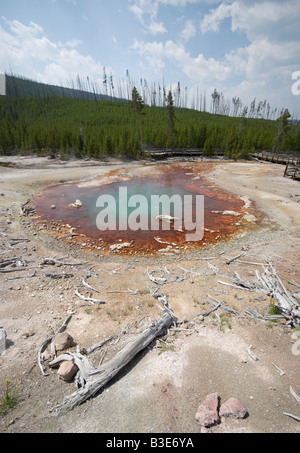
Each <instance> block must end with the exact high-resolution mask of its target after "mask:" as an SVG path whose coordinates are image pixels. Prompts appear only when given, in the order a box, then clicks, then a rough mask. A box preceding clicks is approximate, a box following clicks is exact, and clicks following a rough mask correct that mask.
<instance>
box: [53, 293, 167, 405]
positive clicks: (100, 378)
mask: <svg viewBox="0 0 300 453" xmlns="http://www.w3.org/2000/svg"><path fill="white" fill-rule="evenodd" d="M156 299H157V300H158V301H159V302H161V303H162V304H163V308H162V309H163V311H164V314H163V316H162V317H161V318H160V319H159V320H158V321H157V322H156V323H153V324H152V325H150V326H149V327H148V328H147V329H146V330H144V332H142V333H141V334H140V335H138V336H137V337H136V338H135V339H134V340H133V341H131V342H130V343H129V344H127V345H126V346H125V347H124V348H123V349H122V350H121V351H119V352H118V354H116V356H115V357H114V358H113V359H111V360H109V361H108V362H106V363H104V364H102V365H100V366H98V367H95V366H94V365H93V364H92V363H91V362H90V361H89V359H88V358H87V357H86V356H83V355H82V354H81V353H80V352H74V353H72V352H68V353H65V354H62V355H60V356H59V357H57V358H56V359H54V360H53V361H52V362H50V366H52V367H53V366H56V365H57V364H58V363H59V362H61V361H65V360H68V361H71V362H73V363H75V364H76V365H77V367H78V370H79V371H78V373H79V375H80V377H79V378H78V377H77V382H80V384H81V387H80V388H79V389H78V390H76V391H75V392H74V393H72V394H71V395H69V396H66V397H65V399H64V401H63V403H62V404H61V405H58V406H55V407H54V408H52V409H51V412H53V411H54V412H56V413H57V412H61V411H64V410H71V409H73V408H74V407H76V406H78V405H80V404H82V403H83V402H84V401H86V400H87V399H89V398H90V397H92V396H93V395H95V394H96V393H97V392H98V391H99V390H100V389H101V388H102V387H103V386H104V385H105V384H106V383H107V382H109V381H110V380H111V379H112V378H113V377H114V376H115V375H116V374H117V373H119V371H120V370H121V369H122V368H124V367H125V365H127V364H128V363H129V362H130V361H131V360H132V359H133V358H134V357H135V356H136V355H137V354H138V353H139V352H140V351H142V350H143V349H145V348H146V347H147V346H148V345H149V344H150V343H151V342H152V341H153V340H154V339H155V338H156V337H159V336H160V335H162V333H163V332H165V330H166V329H168V328H169V327H170V326H171V325H172V324H173V323H174V322H176V318H175V316H174V313H173V310H172V309H171V307H170V304H169V301H168V298H167V296H161V295H156Z"/></svg>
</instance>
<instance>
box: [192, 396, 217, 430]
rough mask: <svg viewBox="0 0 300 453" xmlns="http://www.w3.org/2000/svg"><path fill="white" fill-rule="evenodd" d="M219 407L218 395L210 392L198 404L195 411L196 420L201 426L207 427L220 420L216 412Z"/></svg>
mask: <svg viewBox="0 0 300 453" xmlns="http://www.w3.org/2000/svg"><path fill="white" fill-rule="evenodd" d="M218 408H219V395H218V393H212V394H210V395H207V397H206V398H205V400H204V401H203V403H202V404H200V406H199V408H198V411H197V413H196V420H197V421H198V422H199V423H200V425H201V426H204V427H206V428H208V427H209V426H213V425H215V424H217V423H219V422H220V417H219V414H218Z"/></svg>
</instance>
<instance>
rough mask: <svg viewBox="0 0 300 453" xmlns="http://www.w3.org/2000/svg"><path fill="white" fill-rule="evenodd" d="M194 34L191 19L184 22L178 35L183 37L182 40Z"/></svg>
mask: <svg viewBox="0 0 300 453" xmlns="http://www.w3.org/2000/svg"><path fill="white" fill-rule="evenodd" d="M195 35H196V27H195V25H194V24H193V21H192V20H188V21H187V22H186V24H185V27H184V29H183V30H182V32H181V33H180V37H181V38H182V39H183V41H184V42H187V41H189V40H190V39H191V38H193V37H194V36H195Z"/></svg>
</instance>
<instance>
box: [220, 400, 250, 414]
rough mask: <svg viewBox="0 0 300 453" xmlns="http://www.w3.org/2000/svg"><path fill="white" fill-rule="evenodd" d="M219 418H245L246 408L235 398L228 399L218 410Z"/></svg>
mask: <svg viewBox="0 0 300 453" xmlns="http://www.w3.org/2000/svg"><path fill="white" fill-rule="evenodd" d="M219 414H220V416H221V417H236V418H245V417H246V415H247V414H248V411H247V408H246V407H245V406H244V405H243V403H241V402H240V401H239V400H237V399H236V398H229V399H228V400H227V401H225V403H224V404H222V406H221V408H220V413H219Z"/></svg>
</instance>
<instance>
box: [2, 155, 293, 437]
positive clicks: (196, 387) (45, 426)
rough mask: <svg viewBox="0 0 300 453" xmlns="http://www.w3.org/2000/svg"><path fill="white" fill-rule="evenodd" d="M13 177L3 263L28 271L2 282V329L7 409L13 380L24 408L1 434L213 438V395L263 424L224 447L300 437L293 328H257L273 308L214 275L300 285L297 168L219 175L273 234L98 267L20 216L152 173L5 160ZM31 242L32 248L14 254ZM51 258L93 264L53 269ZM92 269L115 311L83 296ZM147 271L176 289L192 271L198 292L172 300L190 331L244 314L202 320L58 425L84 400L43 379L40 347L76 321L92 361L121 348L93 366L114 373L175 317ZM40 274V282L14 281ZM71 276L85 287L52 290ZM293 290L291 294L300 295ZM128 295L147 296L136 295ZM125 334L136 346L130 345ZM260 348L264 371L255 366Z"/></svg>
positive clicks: (243, 168)
mask: <svg viewBox="0 0 300 453" xmlns="http://www.w3.org/2000/svg"><path fill="white" fill-rule="evenodd" d="M9 162H13V163H14V165H13V166H12V165H11V164H8V163H9ZM0 163H2V164H3V163H4V164H5V165H7V166H1V167H0V194H1V196H0V202H1V204H0V216H1V217H0V245H1V248H0V254H1V261H3V260H4V259H8V258H12V257H22V259H23V260H28V265H27V266H26V269H24V271H23V272H19V273H16V272H13V273H11V274H9V273H1V287H0V325H1V326H3V328H4V329H5V330H6V332H7V349H6V351H5V353H4V354H3V355H2V356H0V393H1V396H3V395H4V392H5V380H6V379H8V380H10V381H11V383H10V391H11V392H14V391H16V392H17V394H18V396H17V405H16V407H15V408H13V409H11V410H10V411H9V412H8V413H7V414H6V415H5V416H3V417H1V418H0V431H1V432H6V433H22V432H26V433H48V432H49V433H75V432H80V433H152V434H153V433H200V432H203V431H205V430H203V429H201V427H200V426H199V424H198V423H197V422H196V420H195V414H196V412H197V409H198V406H199V404H200V403H201V402H202V401H203V400H204V399H205V397H206V395H208V394H210V393H213V392H218V393H219V395H220V398H221V403H223V402H225V401H226V400H227V399H228V398H229V397H235V398H238V399H239V400H241V401H242V402H243V403H244V405H246V407H247V409H248V413H249V416H248V417H247V418H245V419H244V420H235V419H226V420H222V422H221V423H220V424H219V425H216V426H214V427H212V428H211V429H210V431H211V432H213V433H223V432H234V433H240V432H241V433H255V432H260V433H279V432H283V433H299V432H300V425H299V422H297V421H296V420H294V419H292V418H291V417H288V416H286V415H284V414H283V412H287V413H291V414H294V415H296V416H298V417H299V416H300V407H299V403H298V402H297V401H296V399H295V398H294V397H293V396H292V395H291V393H290V387H291V386H292V388H293V389H294V391H295V392H296V393H297V394H298V395H300V377H299V360H300V346H299V344H298V343H297V342H298V341H299V340H298V339H297V338H299V337H297V336H295V333H293V331H292V330H291V329H288V328H287V327H285V326H283V325H282V324H280V323H279V324H272V325H270V324H265V323H262V322H259V321H256V320H253V319H250V318H249V317H247V316H246V315H245V309H246V308H247V307H251V308H252V309H254V310H256V311H258V312H260V313H261V314H267V313H268V310H269V305H270V300H269V298H268V297H265V296H264V295H262V294H260V293H256V292H254V293H253V292H246V291H243V290H238V289H235V288H231V287H228V286H225V285H222V284H220V283H219V281H220V276H219V275H218V274H217V273H216V272H215V270H214V268H213V267H212V266H215V267H217V268H218V269H219V271H220V272H222V273H224V274H225V275H230V276H233V274H234V272H236V271H237V272H239V274H240V275H241V276H242V277H243V278H244V279H245V280H247V281H252V280H253V279H255V271H256V270H257V269H258V270H261V266H260V265H259V264H257V265H255V264H249V263H265V262H266V261H272V263H273V265H274V266H275V267H276V269H277V271H278V273H279V275H280V276H281V277H282V278H284V279H288V280H293V281H295V282H297V283H298V284H299V283H300V264H299V252H300V241H299V231H300V229H299V227H300V209H299V208H300V205H299V203H297V202H298V201H299V200H300V185H299V184H300V183H299V181H292V180H289V179H286V178H284V177H283V172H284V167H282V166H280V165H276V164H270V163H262V162H251V163H249V162H238V163H236V162H216V163H215V164H214V166H213V168H212V170H211V171H210V172H209V174H207V175H206V177H207V179H208V181H210V182H211V184H215V185H218V186H219V187H221V188H223V189H226V190H229V191H231V192H233V193H235V194H237V195H238V196H246V197H248V198H249V199H250V200H251V201H252V203H254V204H255V207H256V209H257V210H259V211H260V212H261V213H263V214H264V218H263V221H262V222H261V223H260V225H259V226H257V227H256V228H253V229H252V230H251V231H248V232H241V233H239V234H238V235H237V236H236V237H234V238H232V240H231V241H228V242H222V243H219V244H217V245H215V246H210V247H208V248H205V249H202V250H198V251H195V252H186V253H181V254H180V255H174V254H171V255H170V256H157V257H156V256H148V257H140V258H139V257H129V258H126V257H124V256H119V255H118V254H115V255H113V256H101V255H100V254H98V255H97V254H95V252H93V253H91V252H88V251H85V250H84V249H83V248H79V247H76V246H75V247H74V246H72V245H71V244H69V243H67V242H65V241H61V240H58V239H55V238H54V237H53V236H49V234H47V232H45V231H43V229H40V230H39V231H35V230H34V229H33V228H32V226H31V219H30V217H21V216H20V212H19V208H20V205H21V204H22V203H24V202H26V201H27V200H28V198H30V197H32V196H33V195H34V194H35V193H37V192H38V191H39V190H40V189H42V188H43V187H46V186H48V185H50V184H53V183H57V182H65V181H71V180H73V181H74V180H78V179H82V178H85V177H91V176H94V175H98V174H105V173H106V172H108V171H109V170H111V169H116V168H120V169H121V168H123V167H124V166H126V167H128V165H130V166H139V165H143V164H141V163H140V162H130V163H128V162H121V161H108V162H102V163H99V162H98V163H96V162H84V163H82V162H81V163H80V164H78V163H76V162H66V163H57V162H54V161H49V160H47V159H30V158H14V159H12V158H1V160H0ZM145 165H148V166H151V165H154V163H147V164H146V163H145ZM299 202H300V201H299ZM22 238H23V239H28V241H27V242H22V241H21V242H18V241H13V239H22ZM241 252H245V256H244V257H243V258H241V259H240V260H236V261H234V262H232V263H231V264H230V265H227V264H226V260H227V259H228V258H231V257H234V256H236V255H238V254H240V253H241ZM45 257H54V258H58V257H60V258H63V259H64V262H66V263H79V262H81V263H83V264H81V265H77V266H76V265H74V266H70V265H64V266H60V267H58V266H57V265H54V266H53V265H52V266H50V265H48V266H47V265H42V264H41V263H42V262H43V258H45ZM204 258H206V259H204ZM241 261H244V262H241ZM245 262H247V263H248V264H245ZM91 266H94V271H95V273H96V274H97V276H93V277H91V278H89V279H88V283H89V284H90V285H91V286H93V287H94V288H96V289H98V290H99V293H93V297H96V298H99V297H101V298H103V299H104V300H105V301H106V303H105V304H102V305H97V306H95V305H90V304H84V303H83V301H82V300H81V299H79V297H77V296H76V295H75V289H76V288H79V287H80V286H81V284H82V279H83V277H85V276H86V275H87V272H88V269H89V268H90V267H91ZM147 269H151V270H152V271H155V273H154V274H153V275H156V276H159V277H164V278H167V279H168V280H172V279H174V278H176V277H183V276H184V275H185V273H184V270H183V269H189V270H192V272H189V273H188V274H186V277H187V278H186V279H185V280H184V281H182V282H177V283H172V284H169V285H166V286H165V287H164V293H165V294H168V295H169V301H170V303H171V306H172V308H173V310H174V313H175V315H176V317H177V319H179V320H181V319H183V318H184V317H186V319H187V320H188V321H191V320H193V319H194V318H195V316H197V315H201V314H202V313H205V312H207V311H208V310H210V309H211V308H212V306H211V304H209V303H208V300H212V297H214V298H215V299H217V300H218V301H222V302H223V304H224V305H226V306H227V307H231V308H233V309H234V310H236V312H237V313H238V314H237V315H231V316H224V312H222V310H220V309H219V310H218V311H217V312H215V313H212V314H211V315H209V316H205V317H204V319H203V318H201V317H199V318H198V320H197V331H193V332H192V331H189V330H188V331H180V332H172V331H170V332H169V335H168V337H165V339H164V340H165V342H162V341H156V342H155V343H152V344H151V345H150V346H149V347H148V348H146V350H144V351H143V352H142V353H141V354H139V355H138V356H137V357H136V358H135V359H134V360H133V361H132V362H131V363H130V364H129V365H127V366H126V367H125V368H124V369H123V370H122V371H121V372H120V373H119V374H118V375H117V376H116V377H115V378H113V379H112V380H111V381H110V382H109V383H108V384H107V385H106V386H105V387H104V388H103V389H102V390H101V391H100V392H99V393H98V394H97V395H96V396H95V397H94V398H92V399H90V400H88V401H87V402H85V403H84V404H82V405H81V406H79V407H77V408H75V409H73V410H72V411H70V412H67V413H65V414H59V415H57V414H56V413H55V412H51V411H50V410H51V408H53V407H54V406H56V405H58V404H60V403H62V401H63V399H64V396H66V395H69V394H71V393H73V392H74V391H75V390H76V388H75V385H74V383H66V382H64V381H62V380H61V379H59V378H58V375H57V373H56V370H54V369H50V368H49V367H48V368H47V375H46V376H44V375H42V373H41V370H40V368H39V365H38V360H37V354H38V350H39V348H40V346H41V345H42V344H43V342H44V341H45V340H46V338H47V337H48V336H49V335H51V334H52V333H53V332H54V331H56V330H57V329H58V327H59V326H60V325H61V324H62V323H63V321H64V320H65V319H66V317H67V316H68V314H69V313H72V318H71V320H70V322H69V324H68V327H67V332H68V333H70V335H72V336H73V338H74V340H75V341H76V343H77V344H78V345H79V346H80V347H81V348H87V347H89V346H91V345H92V344H94V343H96V342H99V341H101V340H104V339H105V338H107V337H108V336H113V337H114V341H112V342H110V343H108V344H107V345H106V346H105V347H104V348H102V349H101V350H100V351H96V352H95V353H93V355H92V356H91V357H90V359H91V360H92V361H93V363H94V364H95V365H96V366H97V365H98V364H99V361H100V360H104V362H105V361H106V360H109V358H111V357H113V355H114V354H115V353H116V352H117V351H118V350H119V349H120V348H121V347H123V346H124V344H125V343H127V342H128V341H129V340H130V339H131V338H132V337H133V336H134V335H136V334H137V333H139V332H142V331H143V330H144V329H145V328H146V327H147V326H149V325H150V324H151V322H152V321H155V320H157V319H159V317H160V316H161V312H160V310H159V309H158V308H157V306H156V303H155V300H154V298H152V297H151V295H150V292H149V288H152V289H153V288H155V286H153V285H152V284H151V282H150V280H149V278H148V277H147V275H145V271H146V270H147ZM33 272H35V276H34V277H27V278H22V279H11V277H16V276H17V275H18V276H20V275H22V276H23V275H28V274H30V273H33ZM61 272H66V273H71V274H72V277H70V278H65V279H60V280H54V279H52V278H49V277H47V273H61ZM223 281H224V279H223ZM284 282H285V284H286V287H287V288H288V290H289V291H291V292H296V291H299V290H297V287H296V286H294V285H291V284H289V283H287V281H286V280H284ZM128 288H130V289H131V290H133V291H135V292H136V294H134V295H132V294H130V293H129V292H127V291H128ZM81 291H82V293H84V292H83V289H82V288H81ZM116 291H120V292H116ZM121 291H123V292H121ZM298 297H299V294H298ZM182 326H183V327H187V325H186V324H183V325H182ZM125 327H127V329H126V330H127V332H128V333H126V334H123V335H121V336H119V334H120V332H121V331H122V329H124V328H125ZM116 339H119V341H118V342H116ZM250 345H251V346H252V351H253V352H254V353H255V355H256V356H257V357H258V360H257V361H254V360H253V359H252V358H251V357H250V355H249V353H248V352H247V348H248V347H249V346H250ZM103 351H105V355H104V353H103ZM275 365H276V366H277V367H278V368H279V369H280V370H283V372H284V374H283V375H282V373H280V371H279V369H278V368H276V366H275Z"/></svg>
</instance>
